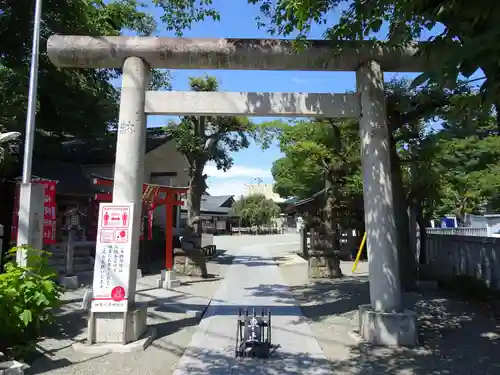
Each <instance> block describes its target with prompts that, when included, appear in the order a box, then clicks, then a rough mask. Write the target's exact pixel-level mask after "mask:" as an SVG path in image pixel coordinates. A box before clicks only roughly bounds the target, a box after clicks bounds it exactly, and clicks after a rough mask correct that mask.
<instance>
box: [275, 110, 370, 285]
mask: <svg viewBox="0 0 500 375" xmlns="http://www.w3.org/2000/svg"><path fill="white" fill-rule="evenodd" d="M278 139H279V144H280V149H281V152H282V153H283V154H284V157H283V158H281V159H278V160H277V161H276V162H275V163H274V165H273V169H272V172H273V177H274V179H275V181H276V186H275V189H276V192H277V193H279V194H280V195H282V196H296V197H299V198H305V197H306V196H310V195H312V194H313V193H317V192H318V191H319V190H322V189H324V199H323V202H324V206H323V208H322V210H321V215H320V218H319V219H320V225H319V227H318V228H317V229H318V230H319V231H320V235H321V236H322V241H324V242H326V241H328V242H329V245H328V248H330V249H333V250H334V251H339V250H340V233H341V229H342V228H344V229H345V228H349V227H351V225H353V224H355V223H353V219H355V220H354V221H355V222H356V221H357V224H358V225H359V226H361V221H362V213H363V210H362V202H363V201H362V183H361V170H360V144H359V137H358V131H357V122H356V121H352V120H322V119H316V120H309V121H298V122H296V123H294V124H291V125H284V126H283V127H282V131H281V133H280V135H279V137H278ZM356 219H357V220H356ZM332 271H334V275H332V276H341V275H342V272H341V271H340V268H339V267H338V265H337V267H336V269H334V270H332Z"/></svg>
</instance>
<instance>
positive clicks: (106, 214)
mask: <svg viewBox="0 0 500 375" xmlns="http://www.w3.org/2000/svg"><path fill="white" fill-rule="evenodd" d="M133 214H134V212H133V204H131V203H130V204H112V203H101V205H100V207H99V221H98V226H97V239H96V257H95V265H94V284H93V287H92V305H91V311H92V312H126V311H127V309H128V297H129V296H128V285H129V278H130V255H131V252H132V246H131V238H130V230H131V228H130V224H131V220H130V218H131V217H132V216H133Z"/></svg>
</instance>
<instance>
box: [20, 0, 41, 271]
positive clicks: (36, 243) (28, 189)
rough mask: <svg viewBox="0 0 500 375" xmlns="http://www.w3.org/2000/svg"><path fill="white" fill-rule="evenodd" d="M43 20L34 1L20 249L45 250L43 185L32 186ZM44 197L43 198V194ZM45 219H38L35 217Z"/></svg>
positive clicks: (38, 1)
mask: <svg viewBox="0 0 500 375" xmlns="http://www.w3.org/2000/svg"><path fill="white" fill-rule="evenodd" d="M41 18H42V0H35V14H34V22H33V45H32V49H31V67H30V82H29V92H28V111H27V116H26V134H25V140H24V160H23V179H22V185H21V189H20V197H19V226H18V228H19V229H18V235H17V243H18V245H19V246H22V245H28V246H31V247H40V248H41V246H42V241H41V240H42V238H43V234H42V229H43V203H42V206H41V209H40V200H41V201H42V202H43V191H42V185H40V184H38V185H36V186H35V185H34V184H32V183H31V177H32V173H31V170H32V164H33V148H34V140H35V119H36V102H37V91H38V90H37V89H38V57H39V50H40V26H41ZM41 191H42V195H41V196H40V192H41ZM37 213H38V215H39V216H40V215H41V216H42V217H36V214H37ZM16 260H17V262H18V264H19V265H21V266H26V265H27V260H28V254H27V253H26V250H19V251H18V252H17V255H16Z"/></svg>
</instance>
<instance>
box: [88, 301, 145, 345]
mask: <svg viewBox="0 0 500 375" xmlns="http://www.w3.org/2000/svg"><path fill="white" fill-rule="evenodd" d="M146 321H147V305H146V304H138V303H136V304H135V306H134V307H133V308H131V309H130V310H129V311H127V313H119V312H115V313H102V312H95V313H91V318H90V319H89V324H88V335H89V344H101V343H108V344H109V343H119V344H128V343H130V342H134V341H137V340H139V338H140V337H141V336H142V335H143V334H144V333H145V332H146V330H147V323H146Z"/></svg>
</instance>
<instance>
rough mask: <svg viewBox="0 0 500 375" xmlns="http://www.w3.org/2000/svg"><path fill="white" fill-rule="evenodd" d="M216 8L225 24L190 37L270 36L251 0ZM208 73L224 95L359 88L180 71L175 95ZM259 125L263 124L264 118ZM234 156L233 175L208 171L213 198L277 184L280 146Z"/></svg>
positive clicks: (348, 79)
mask: <svg viewBox="0 0 500 375" xmlns="http://www.w3.org/2000/svg"><path fill="white" fill-rule="evenodd" d="M214 5H215V6H216V7H217V9H220V13H221V20H220V21H219V22H213V21H211V20H207V21H205V22H203V23H199V24H195V25H194V26H193V28H192V29H191V30H186V31H185V33H184V36H185V37H204V38H226V37H227V38H266V37H270V36H269V35H268V34H267V33H266V32H265V31H264V30H259V29H258V28H257V26H256V21H255V17H256V16H257V15H258V14H259V10H258V7H256V6H252V5H248V4H247V1H246V0H232V1H227V0H215V1H214ZM222 5H223V6H222ZM150 11H151V12H153V13H154V15H155V18H157V20H158V31H157V32H156V35H158V36H174V35H172V34H171V33H167V32H165V31H164V29H163V25H162V24H161V21H160V17H161V15H162V14H161V12H160V10H159V9H155V8H153V7H151V8H150ZM334 17H335V16H334ZM332 21H333V19H332ZM323 31H324V29H322V28H320V27H316V28H315V29H314V30H313V31H312V32H311V34H310V35H309V38H311V39H322V34H323ZM205 73H208V74H210V75H213V76H215V77H217V79H218V81H219V83H220V90H221V91H249V92H252V91H260V92H262V91H269V92H316V93H343V92H345V91H346V90H354V88H355V74H354V72H345V73H343V72H340V73H339V72H332V73H330V72H298V71H289V72H274V71H265V72H264V71H228V70H212V71H201V70H174V71H172V77H173V82H172V83H173V90H188V77H190V76H200V75H204V74H205ZM393 76H394V75H393V74H386V77H385V78H386V80H389V79H391V78H392V77H393ZM398 76H399V77H404V76H408V77H414V76H415V75H402V74H399V75H398ZM117 83H118V82H117ZM167 120H168V119H167V118H165V117H162V116H155V117H153V116H150V117H149V119H148V126H161V125H164V124H165V123H166V122H167ZM253 120H254V121H262V119H253ZM232 156H233V158H234V166H233V168H232V169H231V170H230V171H228V172H227V173H222V172H221V171H217V170H216V169H215V168H214V167H213V166H210V165H209V166H207V168H206V173H207V174H208V176H209V181H208V183H209V193H210V194H213V195H223V194H235V195H238V196H239V195H240V194H242V193H243V192H244V190H245V184H250V183H255V180H256V179H257V178H260V179H262V180H263V182H264V183H272V176H271V167H272V164H273V161H274V160H276V159H277V158H279V157H280V150H279V148H278V146H277V145H274V146H272V147H271V148H270V149H268V150H265V151H262V150H261V149H260V147H259V146H257V145H252V146H251V147H250V148H248V149H246V150H243V151H240V152H238V153H234V154H233V155H232Z"/></svg>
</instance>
